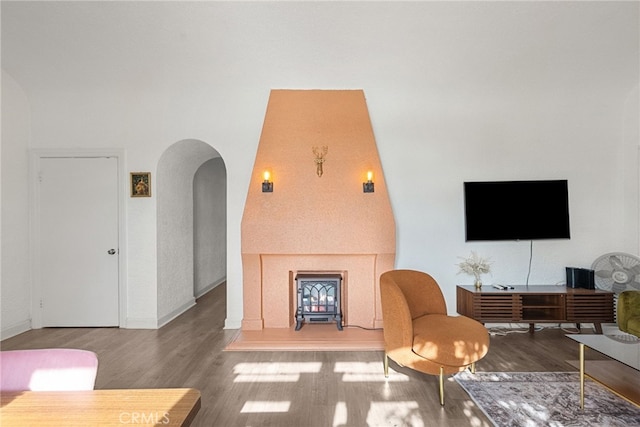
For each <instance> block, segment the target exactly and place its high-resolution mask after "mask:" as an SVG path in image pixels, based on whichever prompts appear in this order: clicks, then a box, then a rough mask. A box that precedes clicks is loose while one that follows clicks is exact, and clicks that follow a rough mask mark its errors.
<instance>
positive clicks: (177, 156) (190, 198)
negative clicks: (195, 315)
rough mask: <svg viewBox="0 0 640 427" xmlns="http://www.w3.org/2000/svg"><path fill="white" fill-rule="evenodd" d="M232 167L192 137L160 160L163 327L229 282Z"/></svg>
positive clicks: (160, 308)
mask: <svg viewBox="0 0 640 427" xmlns="http://www.w3.org/2000/svg"><path fill="white" fill-rule="evenodd" d="M226 176H227V174H226V169H225V165H224V161H223V160H222V158H221V157H220V154H219V153H218V152H217V151H216V150H215V149H214V148H212V147H211V146H210V145H208V144H206V143H204V142H202V141H199V140H194V139H187V140H182V141H179V142H176V143H175V144H173V145H171V146H170V147H169V148H167V150H166V151H165V152H164V153H163V154H162V156H161V157H160V160H159V161H158V169H157V177H156V189H157V190H156V194H157V209H158V223H157V236H158V307H157V309H158V326H159V327H160V326H162V325H164V324H166V323H168V322H169V321H171V320H172V319H173V318H175V317H176V316H178V315H180V314H181V313H183V312H184V311H185V310H187V309H188V308H189V307H191V306H192V305H193V304H194V303H195V298H196V297H198V296H200V295H202V294H204V293H206V292H207V291H209V290H210V289H212V288H213V287H215V286H216V285H217V284H219V283H222V282H223V281H224V280H225V279H226V186H227V182H226V181H227V179H226Z"/></svg>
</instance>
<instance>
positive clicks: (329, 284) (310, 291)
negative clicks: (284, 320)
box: [296, 274, 342, 331]
mask: <svg viewBox="0 0 640 427" xmlns="http://www.w3.org/2000/svg"><path fill="white" fill-rule="evenodd" d="M341 284H342V276H341V275H340V274H298V275H296V292H297V295H298V299H297V303H298V305H297V311H296V331H299V330H300V328H301V327H302V323H303V322H308V323H329V322H334V321H335V322H336V325H337V327H338V330H340V331H341V330H342V310H341V306H340V301H341V298H340V294H341Z"/></svg>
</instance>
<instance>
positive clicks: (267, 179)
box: [262, 171, 273, 193]
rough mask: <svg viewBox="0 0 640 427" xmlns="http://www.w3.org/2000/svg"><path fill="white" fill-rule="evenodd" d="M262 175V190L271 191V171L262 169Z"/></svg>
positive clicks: (264, 191)
mask: <svg viewBox="0 0 640 427" xmlns="http://www.w3.org/2000/svg"><path fill="white" fill-rule="evenodd" d="M262 177H263V178H264V181H262V192H263V193H273V182H271V181H270V179H271V172H269V171H264V173H263V174H262Z"/></svg>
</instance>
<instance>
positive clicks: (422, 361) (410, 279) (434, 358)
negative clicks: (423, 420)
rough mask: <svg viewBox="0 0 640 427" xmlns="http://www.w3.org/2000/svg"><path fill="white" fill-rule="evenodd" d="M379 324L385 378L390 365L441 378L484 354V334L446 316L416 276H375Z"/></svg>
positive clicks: (428, 281)
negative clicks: (393, 362)
mask: <svg viewBox="0 0 640 427" xmlns="http://www.w3.org/2000/svg"><path fill="white" fill-rule="evenodd" d="M380 298H381V303H382V320H383V322H384V328H383V335H384V351H385V357H384V374H385V376H387V377H388V376H389V359H391V360H393V361H395V362H396V363H397V364H398V365H400V366H406V367H408V368H411V369H415V370H416V371H420V372H424V373H426V374H430V375H438V376H439V377H440V378H439V379H440V404H441V405H444V375H449V374H454V373H456V372H460V371H463V370H465V369H466V368H467V367H471V370H472V371H475V362H477V361H478V360H480V359H482V358H483V357H484V356H485V355H486V354H487V352H488V351H489V333H488V331H487V329H486V328H485V327H484V326H483V325H482V324H481V323H479V322H477V321H475V320H473V319H470V318H468V317H465V316H448V315H447V307H446V304H445V300H444V296H443V295H442V291H441V290H440V287H439V286H438V283H437V282H436V281H435V279H434V278H433V277H431V276H430V275H429V274H427V273H423V272H421V271H415V270H392V271H387V272H386V273H383V274H382V275H381V276H380Z"/></svg>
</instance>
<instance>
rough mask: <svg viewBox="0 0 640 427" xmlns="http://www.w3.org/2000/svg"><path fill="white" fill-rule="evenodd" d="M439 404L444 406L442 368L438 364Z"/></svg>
mask: <svg viewBox="0 0 640 427" xmlns="http://www.w3.org/2000/svg"><path fill="white" fill-rule="evenodd" d="M440 405H441V406H444V368H443V367H442V366H440Z"/></svg>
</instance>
